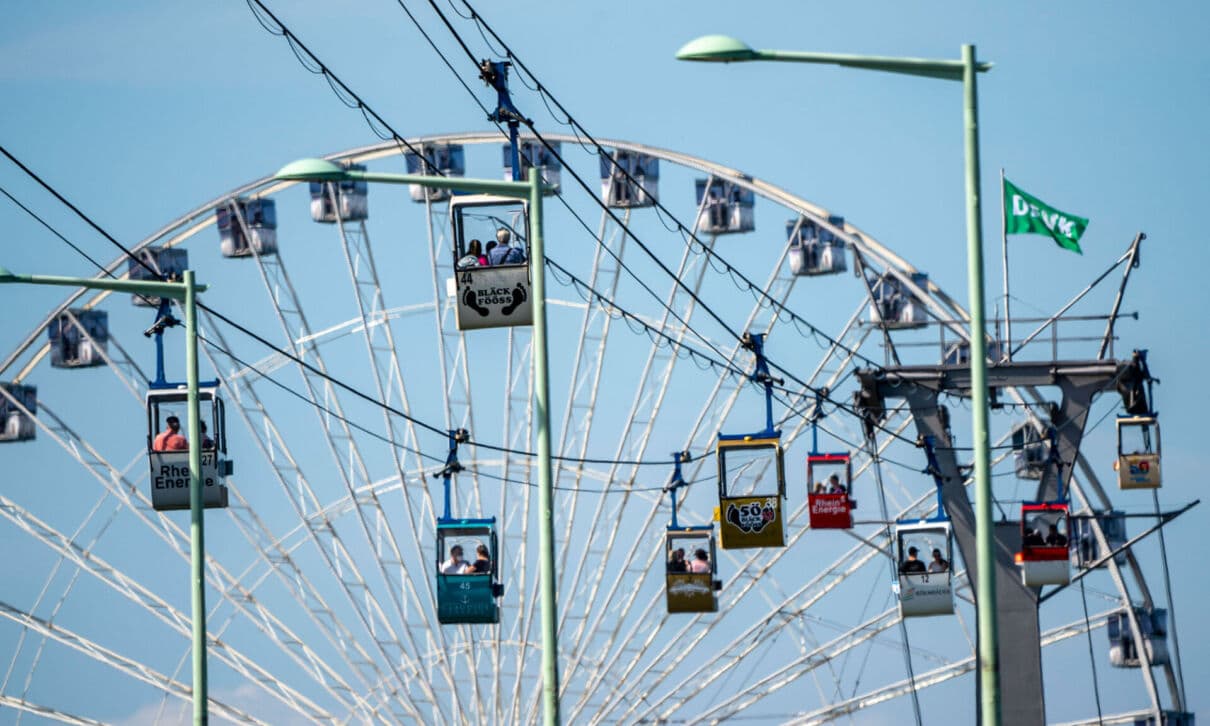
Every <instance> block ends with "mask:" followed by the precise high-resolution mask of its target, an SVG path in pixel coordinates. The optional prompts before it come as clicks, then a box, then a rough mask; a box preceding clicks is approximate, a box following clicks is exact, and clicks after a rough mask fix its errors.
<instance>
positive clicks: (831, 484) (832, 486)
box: [828, 474, 848, 494]
mask: <svg viewBox="0 0 1210 726" xmlns="http://www.w3.org/2000/svg"><path fill="white" fill-rule="evenodd" d="M828 494H848V490H847V489H845V488H844V484H841V483H840V475H839V474H833V475H832V476H830V477H828Z"/></svg>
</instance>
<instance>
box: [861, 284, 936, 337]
mask: <svg viewBox="0 0 1210 726" xmlns="http://www.w3.org/2000/svg"><path fill="white" fill-rule="evenodd" d="M908 277H909V278H910V279H911V281H912V284H913V285H915V286H916V287H917V288H919V289H920V290H927V289H928V280H929V278H928V275H926V274H925V273H923V272H912V273H909V274H908ZM871 296H872V298H873V300H872V301H871V302H870V322H871V323H873V324H875V325H878V326H880V327H883V328H888V329H891V330H903V329H908V328H923V327H924V326H926V325H928V313H927V312H926V311H925V307H924V304H923V303H922V302H921V301H920V300H918V299H917V298H916V296H915V295H914V294H913V293H912V291H911V290H910V289H909V288H908V287H907V285H905V284H903V282H902V281H901V280H900V279H899V278H898V277H896V276H895V275H894V274H892V273H890V272H887V273H885V274H883V275H882V276H881V277H879V278H878V280H876V281H875V282H874V285H873V287H871Z"/></svg>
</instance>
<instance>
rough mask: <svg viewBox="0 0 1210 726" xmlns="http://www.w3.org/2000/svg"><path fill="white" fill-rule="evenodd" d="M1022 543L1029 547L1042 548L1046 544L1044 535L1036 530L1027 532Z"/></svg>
mask: <svg viewBox="0 0 1210 726" xmlns="http://www.w3.org/2000/svg"><path fill="white" fill-rule="evenodd" d="M1021 543H1022V544H1023V545H1025V546H1027V547H1041V546H1043V545H1045V544H1046V542H1045V541H1044V540H1043V539H1042V533H1041V532H1039V531H1038V530H1036V529H1027V530H1025V537H1024V538H1023V539H1022V541H1021Z"/></svg>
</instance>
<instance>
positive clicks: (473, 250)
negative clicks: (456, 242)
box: [456, 239, 485, 270]
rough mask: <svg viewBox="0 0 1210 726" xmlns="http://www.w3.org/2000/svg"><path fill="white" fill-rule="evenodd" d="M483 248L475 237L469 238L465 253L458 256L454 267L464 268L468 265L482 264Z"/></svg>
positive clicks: (477, 265)
mask: <svg viewBox="0 0 1210 726" xmlns="http://www.w3.org/2000/svg"><path fill="white" fill-rule="evenodd" d="M484 259H485V258H484V257H483V248H482V246H481V243H480V242H479V240H477V239H473V240H471V243H470V244H469V245H468V246H467V248H466V254H465V255H463V256H461V257H459V258H458V263H457V265H456V267H457V268H458V269H459V270H465V269H467V268H468V267H480V266H481V265H482V264H483V260H484Z"/></svg>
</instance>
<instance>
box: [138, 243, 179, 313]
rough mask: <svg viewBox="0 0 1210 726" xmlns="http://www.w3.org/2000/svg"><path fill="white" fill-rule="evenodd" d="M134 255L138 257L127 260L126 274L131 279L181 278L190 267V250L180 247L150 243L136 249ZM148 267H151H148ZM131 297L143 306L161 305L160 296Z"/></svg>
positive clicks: (153, 306)
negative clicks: (159, 245) (157, 245)
mask: <svg viewBox="0 0 1210 726" xmlns="http://www.w3.org/2000/svg"><path fill="white" fill-rule="evenodd" d="M134 256H135V257H137V258H138V259H136V260H127V262H126V274H127V277H129V278H130V279H131V280H161V279H166V280H179V279H180V278H181V275H182V274H183V273H184V272H185V270H187V269H189V250H186V249H182V248H180V247H155V246H152V245H148V246H147V247H143V248H142V249H139V250H136V251H135V252H134ZM144 265H146V267H145V266H144ZM148 267H150V268H151V269H150V270H149V269H147V268H148ZM153 270H154V272H153ZM130 297H131V302H133V303H134V304H135V305H139V306H141V307H150V308H155V307H159V306H160V298H158V297H154V296H144V295H131V296H130Z"/></svg>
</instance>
